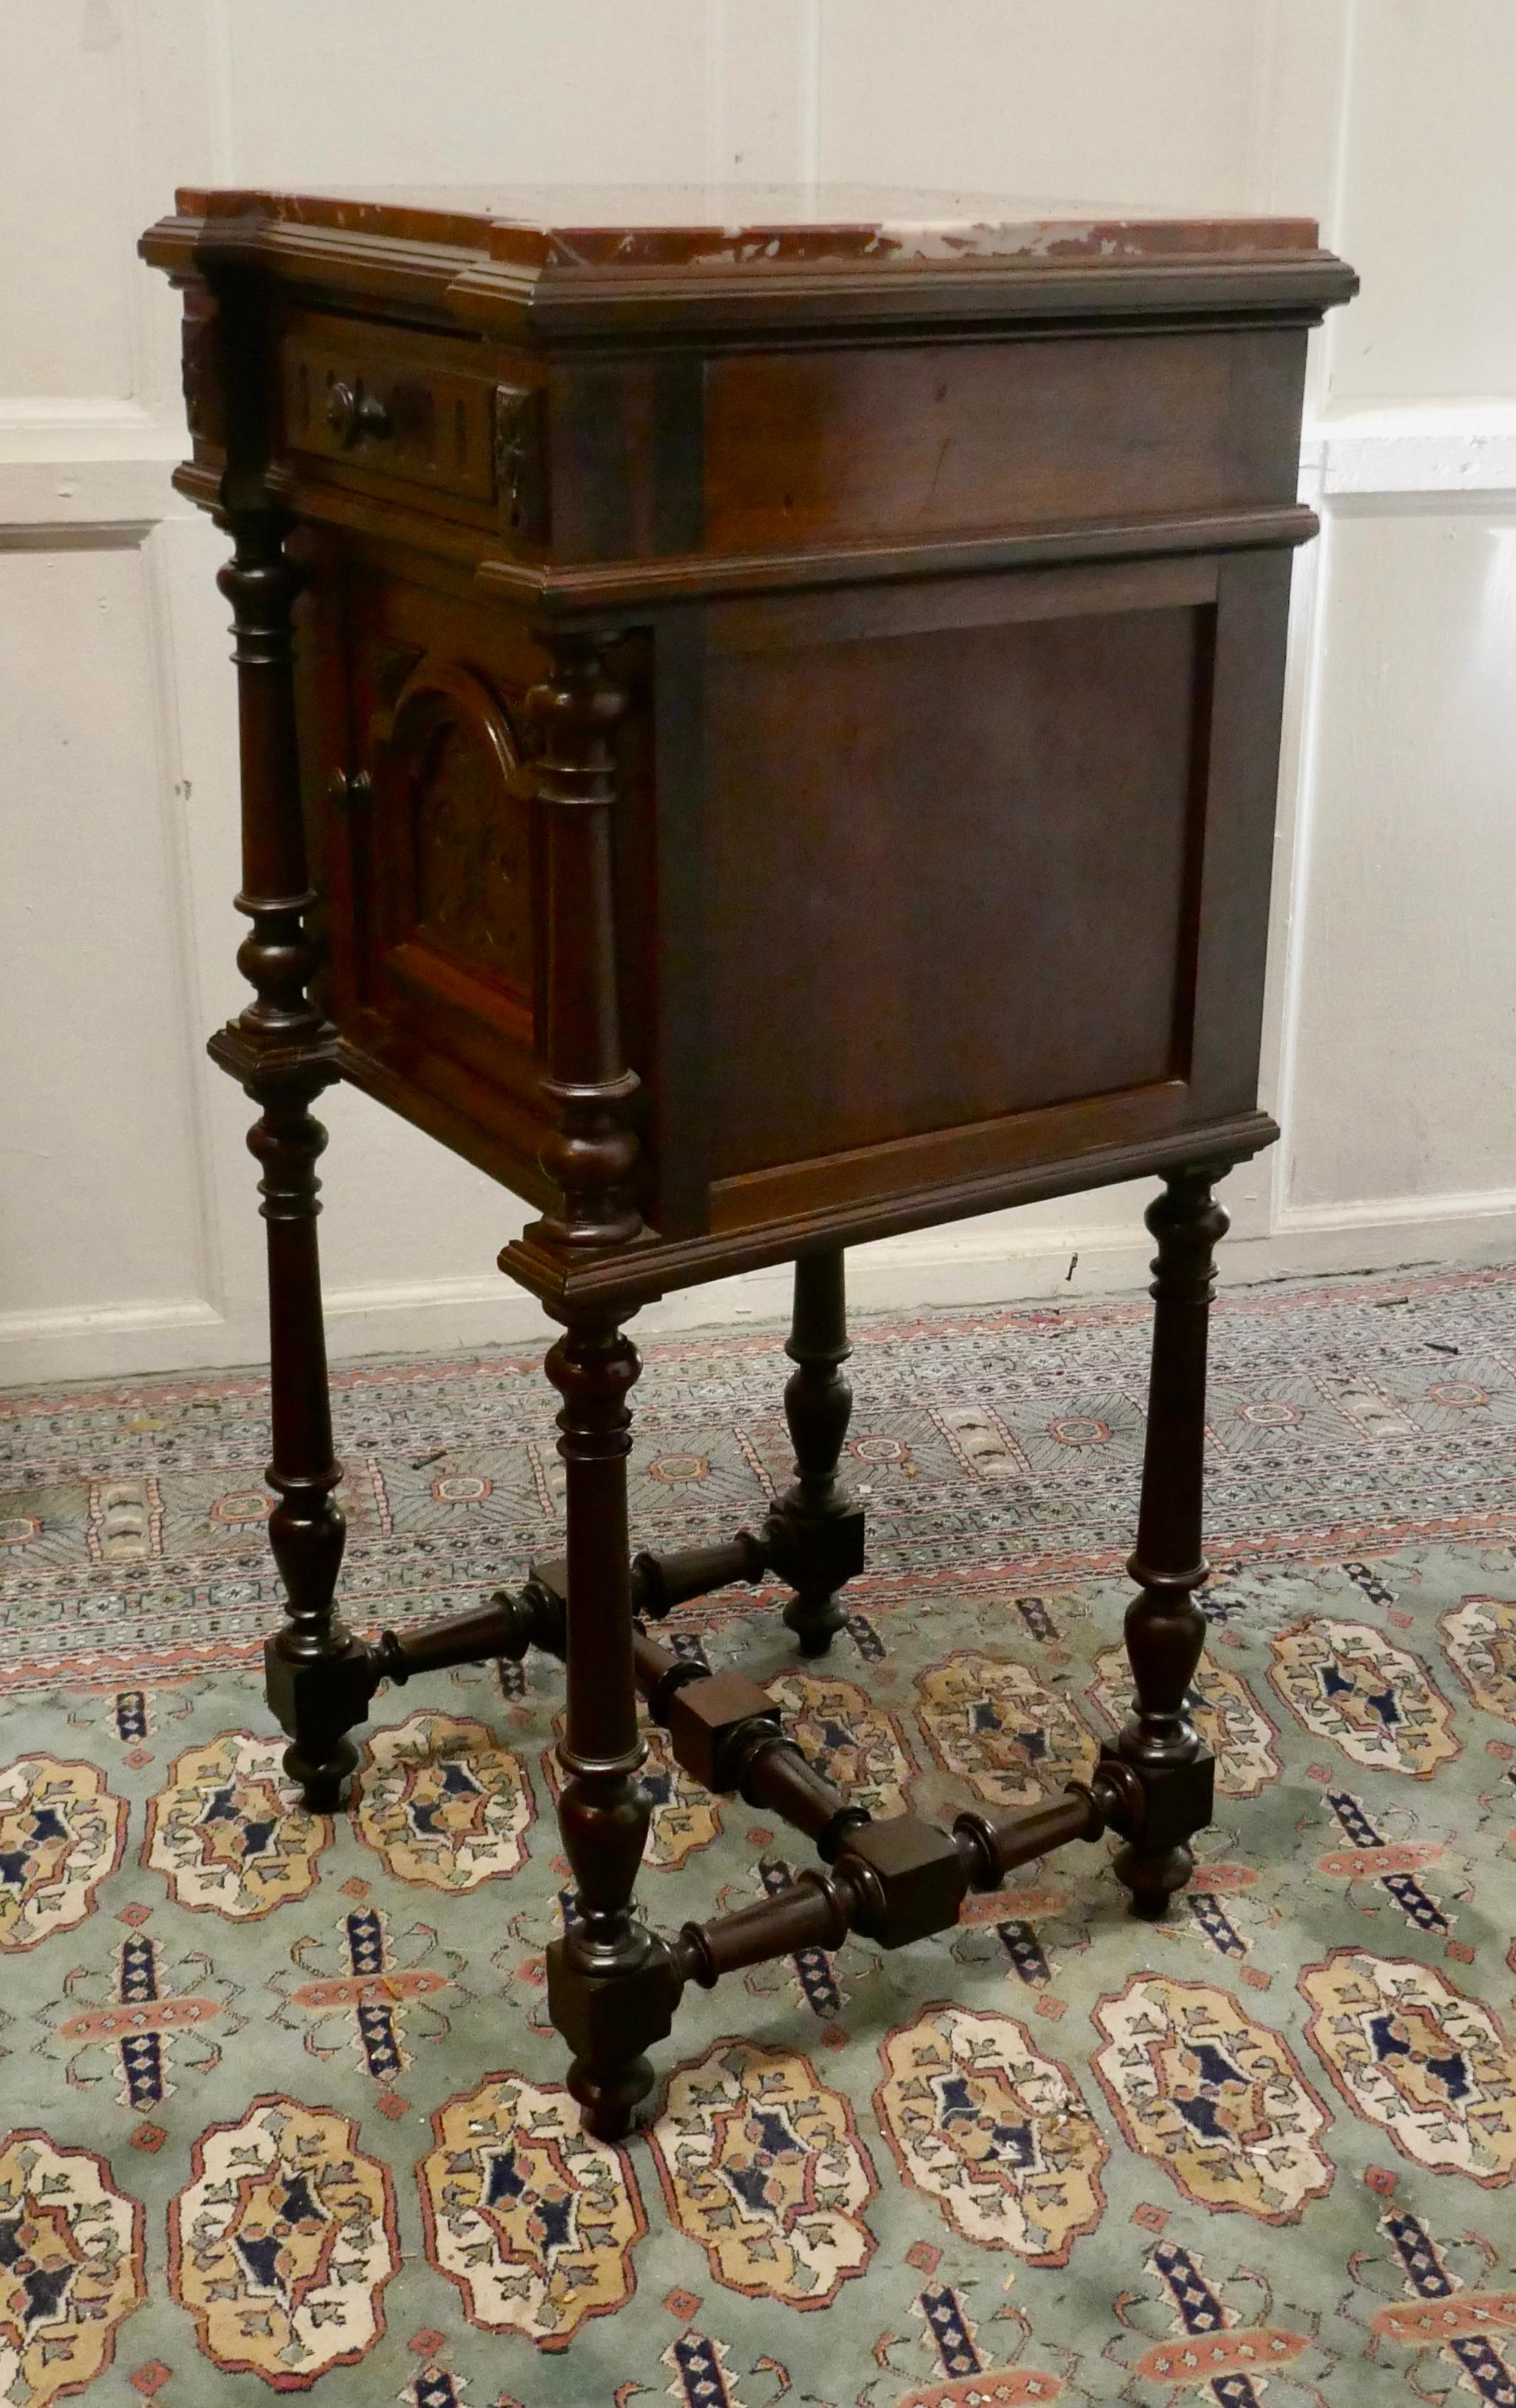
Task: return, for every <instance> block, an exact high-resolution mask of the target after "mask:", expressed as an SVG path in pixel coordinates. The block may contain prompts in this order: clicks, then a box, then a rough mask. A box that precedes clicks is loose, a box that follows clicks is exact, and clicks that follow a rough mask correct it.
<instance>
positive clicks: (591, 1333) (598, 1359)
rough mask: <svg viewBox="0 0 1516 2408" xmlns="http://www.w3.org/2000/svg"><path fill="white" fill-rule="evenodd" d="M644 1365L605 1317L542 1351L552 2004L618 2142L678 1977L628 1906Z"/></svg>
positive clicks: (634, 1864)
mask: <svg viewBox="0 0 1516 2408" xmlns="http://www.w3.org/2000/svg"><path fill="white" fill-rule="evenodd" d="M639 1369H641V1366H640V1364H639V1363H638V1361H637V1355H636V1348H635V1347H634V1346H633V1345H632V1344H631V1342H630V1340H628V1339H626V1338H625V1337H624V1336H623V1335H622V1332H621V1331H620V1330H619V1329H618V1328H616V1327H615V1326H613V1325H609V1324H607V1323H604V1322H601V1323H588V1324H581V1325H578V1326H573V1327H571V1328H570V1329H569V1330H568V1332H567V1334H566V1335H565V1337H563V1338H561V1339H560V1340H559V1341H558V1343H557V1344H556V1345H555V1346H554V1347H553V1349H552V1351H551V1354H550V1355H549V1356H548V1363H547V1370H548V1377H549V1379H550V1380H551V1382H552V1383H553V1386H554V1387H555V1388H556V1389H557V1390H558V1393H559V1395H560V1396H561V1397H562V1398H563V1400H564V1404H563V1411H562V1412H560V1414H559V1416H558V1426H559V1429H560V1431H561V1432H562V1436H561V1438H560V1439H559V1441H558V1451H559V1453H560V1455H562V1456H563V1459H564V1462H565V1467H566V1470H567V1482H566V1488H567V1497H566V1524H567V1529H566V1536H567V1558H568V1575H567V1578H568V1611H567V1624H568V1628H567V1656H566V1664H567V1680H566V1686H567V1713H566V1716H565V1733H564V1739H563V1743H562V1745H561V1746H560V1748H559V1750H558V1760H559V1763H560V1764H561V1765H562V1767H563V1770H564V1775H565V1780H564V1788H563V1794H562V1796H561V1798H560V1799H559V1803H558V1820H559V1827H560V1828H561V1830H562V1832H563V1841H564V1851H565V1855H566V1856H567V1857H568V1861H569V1863H570V1865H571V1866H572V1868H573V1872H574V1911H573V1913H572V1914H571V1915H570V1916H569V1917H568V1919H567V1921H566V1923H565V1930H564V1936H563V1938H562V1939H561V1940H558V1941H555V1942H553V1944H552V1946H551V1948H550V1949H549V1951H548V2003H549V2010H550V2013H551V2016H552V2020H553V2022H554V2024H555V2025H556V2026H557V2028H558V2029H559V2031H561V2032H562V2033H563V2035H564V2037H565V2040H566V2041H567V2042H568V2043H569V2046H570V2047H571V2048H572V2050H573V2052H574V2056H573V2062H572V2064H571V2066H570V2068H569V2073H568V2087H569V2089H570V2091H571V2092H572V2093H573V2096H574V2097H575V2098H576V2099H577V2100H579V2105H580V2106H581V2107H582V2108H583V2110H584V2118H585V2123H586V2125H587V2126H588V2128H589V2129H590V2130H591V2131H592V2132H593V2133H594V2135H595V2136H596V2138H597V2139H600V2140H609V2141H614V2140H620V2139H621V2138H622V2135H623V2133H625V2132H626V2131H627V2129H628V2128H629V2127H630V2125H631V2122H632V2116H633V2111H634V2110H635V2108H636V2105H637V2103H638V2101H639V2100H642V2099H643V2098H644V2097H645V2096H646V2095H647V2093H648V2091H649V2090H650V2089H651V2086H652V2079H653V2074H652V2066H651V2062H650V2061H649V2058H648V2057H647V2054H646V2051H647V2047H648V2044H649V2042H651V2041H654V2040H662V2039H663V2038H664V2037H665V2035H666V2033H667V2032H668V2030H669V2028H670V2026H671V2024H672V2020H673V2012H674V2007H675V2005H676V2003H677V2000H678V1996H679V1977H678V1975H677V1973H676V1971H675V1968H674V1963H673V1959H672V1957H670V1955H669V1952H668V1950H667V1948H666V1947H665V1944H664V1942H662V1941H660V1940H657V1939H655V1938H654V1936H653V1935H652V1933H651V1932H650V1931H649V1930H648V1929H647V1928H646V1927H645V1926H644V1925H643V1924H642V1923H640V1922H639V1921H638V1920H637V1918H636V1914H635V1913H634V1911H633V1905H632V1891H633V1886H634V1885H635V1883H636V1876H637V1869H638V1867H639V1866H640V1864H641V1862H642V1850H643V1845H644V1842H646V1839H647V1836H648V1824H649V1820H650V1817H651V1800H650V1799H649V1796H648V1792H647V1790H646V1788H645V1787H644V1785H643V1784H642V1781H641V1779H640V1774H641V1770H642V1765H643V1761H644V1758H645V1756H646V1754H647V1748H646V1743H645V1742H644V1741H643V1740H642V1738H641V1736H640V1733H639V1731H638V1727H637V1688H636V1668H635V1659H634V1653H633V1642H634V1636H635V1634H634V1630H633V1625H632V1588H631V1566H630V1563H629V1560H628V1555H627V1538H626V1456H627V1453H628V1450H629V1448H630V1445H631V1440H630V1437H629V1435H628V1432H629V1426H630V1420H631V1416H630V1414H629V1413H628V1412H627V1410H626V1398H627V1396H628V1393H629V1392H630V1390H631V1387H632V1383H633V1382H634V1381H635V1380H636V1376H637V1373H638V1371H639Z"/></svg>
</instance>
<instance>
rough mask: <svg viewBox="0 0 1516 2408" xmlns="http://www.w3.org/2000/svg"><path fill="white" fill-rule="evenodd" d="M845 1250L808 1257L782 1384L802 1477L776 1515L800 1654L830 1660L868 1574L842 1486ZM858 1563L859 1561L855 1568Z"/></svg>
mask: <svg viewBox="0 0 1516 2408" xmlns="http://www.w3.org/2000/svg"><path fill="white" fill-rule="evenodd" d="M844 1260H845V1257H844V1254H843V1251H842V1248H841V1247H840V1246H829V1247H827V1248H826V1249H825V1250H824V1251H822V1252H821V1253H818V1254H801V1255H799V1256H798V1257H797V1258H796V1261H795V1266H794V1310H793V1312H792V1315H791V1322H790V1335H789V1338H788V1340H787V1341H786V1343H785V1348H784V1351H785V1353H786V1355H788V1356H789V1358H790V1360H791V1362H792V1363H793V1364H794V1367H795V1368H794V1370H793V1371H792V1372H791V1374H790V1377H789V1379H788V1380H787V1381H786V1382H785V1383H784V1418H785V1420H786V1422H787V1423H788V1424H789V1429H790V1438H791V1441H792V1443H793V1444H794V1469H795V1478H794V1484H793V1486H791V1487H790V1488H787V1489H786V1490H785V1492H784V1494H783V1496H782V1497H781V1498H779V1503H778V1506H777V1507H776V1509H775V1521H776V1522H778V1523H780V1524H783V1525H784V1526H786V1527H787V1528H788V1529H789V1530H790V1531H791V1532H792V1533H793V1534H794V1542H795V1547H796V1555H797V1558H798V1560H797V1562H796V1565H795V1567H794V1571H793V1573H792V1574H791V1575H790V1577H791V1578H792V1579H793V1581H794V1596H793V1597H792V1598H791V1599H790V1602H789V1604H788V1605H787V1606H786V1607H785V1609H784V1619H785V1622H786V1623H787V1624H788V1626H789V1627H790V1628H791V1629H792V1630H793V1631H794V1634H795V1637H796V1638H797V1639H798V1640H799V1641H800V1652H801V1654H802V1655H803V1656H824V1655H825V1654H826V1652H827V1650H828V1648H829V1647H830V1646H831V1644H832V1641H833V1638H834V1637H835V1635H836V1633H837V1631H838V1630H840V1629H841V1627H842V1626H843V1624H844V1622H845V1621H846V1620H847V1609H846V1608H845V1606H844V1605H843V1603H842V1600H841V1597H840V1594H839V1592H840V1589H841V1586H842V1584H843V1582H844V1581H845V1580H847V1579H848V1578H849V1576H850V1574H851V1572H852V1571H854V1570H860V1569H861V1567H862V1550H863V1514H862V1511H861V1509H860V1507H859V1504H858V1500H857V1498H856V1497H854V1496H853V1494H852V1492H851V1489H850V1488H849V1487H848V1486H847V1485H846V1484H845V1483H843V1482H842V1481H840V1480H839V1479H838V1478H837V1463H838V1461H839V1459H840V1457H841V1454H842V1447H843V1441H845V1439H846V1438H847V1435H848V1424H849V1422H850V1421H851V1418H852V1389H851V1385H850V1384H849V1382H848V1379H847V1377H846V1375H845V1373H844V1372H843V1369H842V1366H843V1364H844V1363H845V1362H846V1361H847V1359H848V1357H849V1355H851V1353H852V1348H851V1345H850V1344H849V1342H848V1315H847V1288H846V1281H845V1275H844V1269H843V1265H844ZM854 1558H856V1560H854Z"/></svg>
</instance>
